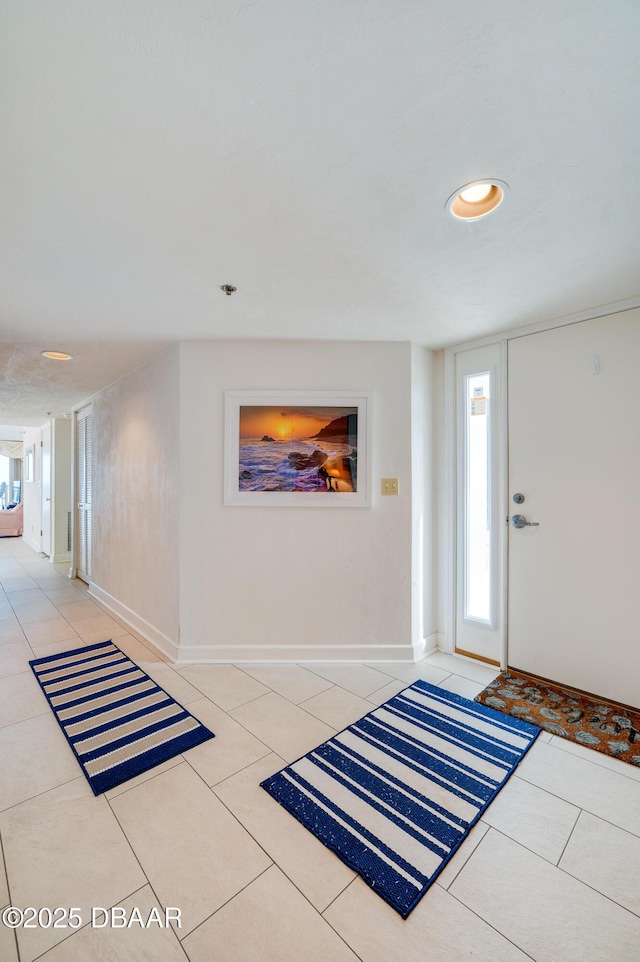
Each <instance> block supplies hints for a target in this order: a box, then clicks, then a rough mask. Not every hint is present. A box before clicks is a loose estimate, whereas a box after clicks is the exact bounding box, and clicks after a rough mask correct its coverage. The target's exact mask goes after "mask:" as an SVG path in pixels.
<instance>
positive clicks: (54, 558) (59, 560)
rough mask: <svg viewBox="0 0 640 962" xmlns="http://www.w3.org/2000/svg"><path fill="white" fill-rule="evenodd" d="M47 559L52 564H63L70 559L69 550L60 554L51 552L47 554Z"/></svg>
mask: <svg viewBox="0 0 640 962" xmlns="http://www.w3.org/2000/svg"><path fill="white" fill-rule="evenodd" d="M49 561H50V562H51V564H52V565H58V564H63V563H64V562H66V561H71V552H70V551H63V552H62V553H61V554H52V555H50V556H49Z"/></svg>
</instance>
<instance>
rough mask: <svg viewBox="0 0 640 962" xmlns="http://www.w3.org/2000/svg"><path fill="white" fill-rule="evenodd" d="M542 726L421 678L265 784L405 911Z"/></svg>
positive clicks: (307, 826) (425, 888)
mask: <svg viewBox="0 0 640 962" xmlns="http://www.w3.org/2000/svg"><path fill="white" fill-rule="evenodd" d="M539 734H540V729H539V728H536V727H535V726H534V725H530V724H529V723H528V722H524V721H521V720H520V719H517V718H512V717H511V716H508V715H504V714H502V713H501V712H498V711H494V710H493V709H491V708H487V707H486V706H484V705H478V704H477V703H476V702H473V701H469V700H468V699H466V698H463V697H461V696H460V695H454V694H452V693H451V692H448V691H445V690H444V689H443V688H437V687H435V686H434V685H429V684H427V682H424V681H417V682H415V684H413V685H411V686H410V687H409V688H406V689H405V690H404V691H402V692H400V694H398V695H396V696H395V697H394V698H391V699H390V700H389V701H388V702H385V704H384V705H381V706H380V707H379V708H376V709H375V710H374V711H372V712H370V713H369V714H368V715H365V717H364V718H361V719H360V720H359V721H357V722H356V723H355V724H353V725H350V726H349V728H347V729H345V731H343V732H341V733H340V734H339V735H336V736H335V737H334V738H330V739H329V740H328V741H326V742H324V743H323V744H322V745H319V746H318V748H316V749H314V750H313V751H311V752H309V753H308V754H307V755H304V756H303V758H300V759H299V760H298V761H297V762H294V763H293V764H292V765H287V766H286V768H283V769H282V770H281V771H280V772H278V773H276V774H275V775H272V776H271V777H270V778H267V779H266V780H265V781H264V782H262V787H263V788H264V789H265V790H266V791H267V792H269V794H270V795H272V796H273V797H274V798H275V799H276V800H277V801H278V802H280V804H281V805H283V806H284V807H285V808H286V809H287V810H288V811H289V812H291V814H292V815H294V816H295V818H297V819H298V821H299V822H302V824H303V825H304V826H305V827H306V828H308V829H309V831H310V832H313V834H314V835H316V836H317V838H319V839H320V841H321V842H323V843H324V844H325V845H326V846H327V847H328V848H330V849H332V851H334V852H335V853H336V855H338V856H339V858H341V859H342V861H343V862H345V863H346V864H347V865H348V866H349V867H350V868H352V869H354V870H355V871H356V872H357V873H358V874H359V875H360V876H361V877H362V878H363V879H364V881H365V882H366V883H367V884H368V885H370V886H371V888H372V889H373V890H374V891H375V892H377V893H378V895H380V896H381V897H382V898H383V899H384V900H385V901H386V902H388V903H389V905H391V906H392V907H393V908H394V909H396V911H398V912H399V913H400V914H401V915H402V917H403V918H406V917H407V916H408V915H409V913H410V912H411V910H412V909H413V908H414V907H415V906H416V904H417V903H418V901H419V900H420V899H421V898H422V896H423V895H424V893H425V892H426V891H427V889H428V888H429V886H430V885H431V884H432V883H433V882H434V881H435V879H436V877H437V875H438V874H439V872H441V871H442V869H443V868H444V866H445V865H446V863H447V862H448V861H449V859H450V858H451V857H452V855H453V854H454V853H455V852H456V850H457V849H458V848H459V846H460V845H461V843H462V842H463V841H464V839H465V837H466V836H467V835H468V833H469V831H470V830H471V828H472V827H473V825H474V824H475V822H477V820H478V819H479V818H480V816H481V815H482V813H483V812H484V810H485V809H486V808H487V806H488V805H489V803H490V802H491V801H492V800H493V799H494V798H495V796H496V795H497V793H498V792H499V791H500V789H501V788H502V786H503V785H504V784H505V782H506V781H507V779H508V778H509V776H510V775H511V774H512V773H513V771H514V769H515V768H516V766H517V765H518V763H519V762H520V761H521V759H522V758H523V756H524V754H525V752H526V751H527V750H528V749H529V748H530V747H531V745H532V744H533V742H534V741H535V739H536V738H537V736H538V735H539Z"/></svg>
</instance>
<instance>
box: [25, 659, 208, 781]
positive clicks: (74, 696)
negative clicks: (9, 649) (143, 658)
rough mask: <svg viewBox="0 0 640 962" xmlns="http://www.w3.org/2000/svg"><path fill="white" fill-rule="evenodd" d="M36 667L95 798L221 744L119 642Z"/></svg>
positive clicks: (39, 662) (38, 661)
mask: <svg viewBox="0 0 640 962" xmlns="http://www.w3.org/2000/svg"><path fill="white" fill-rule="evenodd" d="M29 664H30V665H31V669H32V671H33V673H34V675H35V676H36V678H37V680H38V682H39V684H40V687H41V688H42V691H43V692H44V694H45V696H46V698H47V701H48V702H49V705H50V706H51V710H52V711H53V714H54V715H55V717H56V719H57V721H58V724H59V725H60V728H61V729H62V731H63V732H64V734H65V736H66V738H67V741H68V742H69V744H70V746H71V748H72V749H73V752H74V754H75V756H76V758H77V759H78V762H79V763H80V766H81V768H82V771H83V772H84V774H85V775H86V777H87V780H88V782H89V784H90V785H91V788H92V789H93V793H94V795H99V794H100V793H101V792H106V791H107V789H109V788H113V787H114V786H115V785H120V784H121V783H122V782H126V781H128V779H130V778H134V776H136V775H140V774H141V772H146V771H148V770H149V769H150V768H154V767H155V766H156V765H159V764H160V763H161V762H164V761H166V760H167V759H168V758H174V757H175V756H176V755H179V754H180V753H181V752H184V751H186V750H187V749H188V748H193V746H194V745H199V744H200V743H201V742H205V741H207V740H208V739H209V738H214V737H215V736H214V734H213V732H211V731H209V729H208V728H205V726H204V725H201V724H200V722H199V721H198V720H197V719H195V718H194V717H193V715H190V714H189V712H188V711H185V709H184V708H183V707H182V705H179V704H178V703H177V702H176V701H174V700H173V698H171V697H170V696H169V695H168V694H167V693H166V691H164V689H162V688H160V686H159V685H156V683H155V681H153V680H152V679H151V678H149V676H148V675H147V674H146V673H145V672H144V671H142V669H141V668H139V667H138V666H137V665H136V664H134V662H132V661H131V660H130V659H129V658H127V656H126V655H125V654H124V653H123V652H122V651H120V649H119V648H117V647H116V645H114V644H113V642H111V641H101V642H99V643H98V644H96V645H87V646H86V647H84V648H76V649H74V650H73V651H64V652H62V653H61V654H58V655H50V656H49V657H48V658H36V659H35V660H34V661H30V662H29Z"/></svg>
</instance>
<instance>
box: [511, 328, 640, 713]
mask: <svg viewBox="0 0 640 962" xmlns="http://www.w3.org/2000/svg"><path fill="white" fill-rule="evenodd" d="M639 366H640V310H633V311H627V312H624V313H620V314H615V315H611V316H609V317H602V318H597V319H594V320H588V321H582V322H580V323H576V324H572V325H569V326H566V327H561V328H556V329H554V330H549V331H544V332H542V333H538V334H530V335H527V336H523V337H519V338H514V339H512V340H510V341H509V496H508V506H507V511H508V514H509V516H510V519H511V521H510V524H509V589H508V591H509V601H508V612H509V622H508V625H509V627H508V663H509V665H510V666H511V667H513V668H516V669H521V670H523V671H526V672H529V673H532V674H536V675H540V676H541V677H543V678H547V679H550V680H554V681H558V682H561V683H564V684H566V685H570V686H572V687H575V688H579V689H582V690H585V691H588V692H592V693H594V694H598V695H600V696H602V697H603V698H609V699H612V700H616V701H621V702H624V703H626V704H630V705H634V706H638V705H640V644H639V643H638V611H639V608H638V605H639V600H640V594H639V587H640V430H639V426H638V421H639V414H640V405H639V403H638V400H639V394H640V376H639V370H638V369H639ZM515 495H520V496H521V497H522V498H523V499H524V500H521V501H520V503H515V502H514V500H513V498H514V496H515ZM518 500H520V499H518ZM514 515H522V516H523V518H524V519H525V522H526V526H524V527H519V528H517V527H514V525H513V516H514ZM525 522H521V523H525ZM534 524H535V525H538V526H537V527H534V526H533V525H534Z"/></svg>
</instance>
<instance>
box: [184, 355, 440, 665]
mask: <svg viewBox="0 0 640 962" xmlns="http://www.w3.org/2000/svg"><path fill="white" fill-rule="evenodd" d="M180 378H181V454H180V464H181V514H180V532H181V537H180V572H181V584H180V619H181V648H180V660H183V661H187V660H257V661H259V660H271V659H274V660H296V661H300V660H305V659H306V660H314V659H322V658H324V659H347V660H348V659H353V660H359V659H366V660H375V659H393V658H396V659H412V658H413V656H414V653H415V652H418V653H421V650H422V644H423V638H422V636H421V634H420V637H416V635H417V633H418V632H421V631H422V626H421V621H422V618H421V617H414V618H413V624H412V544H413V540H412V539H413V531H412V481H411V471H412V447H411V416H412V396H411V395H412V392H411V379H412V357H411V347H410V345H409V344H407V343H346V342H345V343H341V342H315V343H309V342H273V341H272V342H258V341H235V342H232V341H227V342H183V343H182V344H181V345H180ZM427 380H428V372H427V373H425V385H426V381H427ZM425 385H423V390H424V389H425ZM305 389H306V390H315V391H330V390H334V391H336V392H343V391H345V390H352V391H363V392H370V393H371V411H370V417H371V426H372V506H371V507H370V508H348V509H344V508H338V509H336V508H334V509H332V508H329V507H327V508H324V507H322V508H309V507H303V508H299V507H276V508H273V507H244V506H243V507H225V506H224V504H223V450H224V430H223V429H224V392H225V391H226V390H253V391H259V390H282V391H284V390H294V391H301V390H305ZM381 477H397V478H399V487H400V494H399V496H398V497H382V496H381V495H380V478H381ZM420 587H421V586H420ZM420 604H421V602H420Z"/></svg>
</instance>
